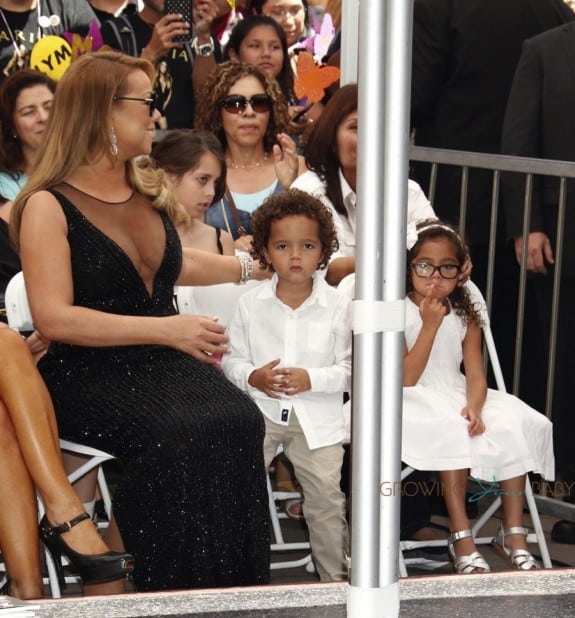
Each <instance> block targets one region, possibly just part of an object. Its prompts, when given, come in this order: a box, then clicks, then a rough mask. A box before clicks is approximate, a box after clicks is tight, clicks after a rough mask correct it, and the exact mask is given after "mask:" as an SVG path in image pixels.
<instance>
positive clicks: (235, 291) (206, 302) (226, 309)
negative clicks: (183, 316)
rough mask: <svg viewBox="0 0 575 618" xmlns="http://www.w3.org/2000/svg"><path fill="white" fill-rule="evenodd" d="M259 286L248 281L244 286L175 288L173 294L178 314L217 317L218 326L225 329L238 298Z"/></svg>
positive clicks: (230, 284) (227, 284) (217, 285)
mask: <svg viewBox="0 0 575 618" xmlns="http://www.w3.org/2000/svg"><path fill="white" fill-rule="evenodd" d="M259 284H260V282H259V281H248V282H247V283H246V284H245V285H236V284H235V283H219V284H216V285H202V286H187V285H186V286H176V287H175V288H174V294H175V296H176V301H177V306H178V310H179V312H180V313H195V314H197V315H205V316H208V317H218V318H219V322H220V324H222V325H223V326H225V327H227V326H228V324H229V323H230V320H231V319H232V316H233V314H234V311H235V309H236V305H237V303H238V300H239V299H240V296H242V295H243V294H245V293H246V292H247V291H248V290H251V289H252V288H253V287H254V286H256V285H259Z"/></svg>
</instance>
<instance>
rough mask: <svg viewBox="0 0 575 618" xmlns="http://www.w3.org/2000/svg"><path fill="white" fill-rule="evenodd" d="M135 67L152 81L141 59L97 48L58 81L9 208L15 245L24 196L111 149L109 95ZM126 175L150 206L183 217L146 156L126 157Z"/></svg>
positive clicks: (160, 173) (175, 217)
mask: <svg viewBox="0 0 575 618" xmlns="http://www.w3.org/2000/svg"><path fill="white" fill-rule="evenodd" d="M138 70H140V71H144V73H145V74H146V75H147V76H148V77H149V78H150V82H153V80H154V73H155V72H154V67H153V66H152V64H150V63H149V62H148V61H147V60H143V59H141V58H133V57H132V56H126V55H124V54H120V53H116V52H98V53H95V54H86V55H84V56H82V57H81V58H79V59H78V60H76V61H75V62H73V63H72V64H71V65H70V68H69V69H68V70H67V71H66V73H65V74H64V75H63V77H62V79H61V80H60V81H59V82H58V88H57V91H56V94H55V96H54V102H53V105H52V111H51V115H50V120H49V123H48V128H47V131H46V138H45V140H44V144H43V146H42V148H41V150H40V156H39V158H38V163H37V164H36V167H35V168H34V170H33V171H32V173H31V174H30V177H29V179H28V182H27V184H26V186H25V187H24V188H23V190H22V191H21V192H20V194H19V195H18V197H17V199H16V200H15V202H14V206H13V208H12V217H11V221H10V235H11V239H12V242H13V244H14V245H15V246H16V247H17V246H18V237H19V234H20V224H21V221H22V212H23V210H24V207H25V206H26V202H27V200H28V198H29V197H30V195H32V194H33V193H35V192H37V191H41V190H44V189H50V188H52V187H55V186H56V185H58V184H60V183H62V182H64V181H65V180H66V179H67V178H68V177H69V176H70V175H71V174H72V173H74V172H75V171H76V170H77V169H78V168H79V167H80V166H83V165H90V164H92V163H94V162H95V161H96V160H97V159H98V158H100V157H101V156H102V155H106V154H108V153H111V128H112V127H111V122H110V114H111V110H112V106H113V105H114V104H115V103H114V97H115V96H117V95H122V94H123V93H124V92H125V89H126V85H127V78H128V76H129V75H130V74H131V73H133V72H134V71H138ZM109 156H110V157H112V155H111V154H109ZM126 177H127V180H128V183H129V184H130V185H131V186H132V187H133V188H134V189H135V190H136V191H138V192H139V193H141V194H143V195H145V196H147V197H149V198H151V200H152V203H153V205H154V206H155V207H156V208H158V209H159V210H163V211H166V212H167V214H168V216H169V217H170V218H171V219H172V220H173V221H174V222H175V223H176V224H177V223H179V222H182V221H185V220H186V219H187V217H186V214H185V212H184V211H183V209H182V208H181V207H180V206H179V205H178V203H177V202H176V200H175V198H174V196H173V194H172V192H171V191H170V190H169V189H168V187H167V185H166V182H165V180H164V173H163V171H162V170H156V169H154V167H153V166H152V165H150V164H149V161H148V160H147V157H144V158H143V160H141V161H139V162H138V163H136V161H128V162H127V163H126Z"/></svg>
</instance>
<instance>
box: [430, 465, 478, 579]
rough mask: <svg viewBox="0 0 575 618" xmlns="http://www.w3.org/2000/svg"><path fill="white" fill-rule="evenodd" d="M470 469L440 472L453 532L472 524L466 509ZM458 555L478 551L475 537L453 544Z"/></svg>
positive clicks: (467, 554) (476, 570)
mask: <svg viewBox="0 0 575 618" xmlns="http://www.w3.org/2000/svg"><path fill="white" fill-rule="evenodd" d="M468 475H469V470H466V469H465V470H443V471H441V472H440V473H439V478H440V479H441V484H442V487H443V497H444V499H445V506H446V507H447V512H448V514H449V529H450V531H451V532H460V531H462V530H468V529H469V528H470V527H471V526H470V524H469V518H468V517H467V513H466V511H465V490H466V488H467V477H468ZM453 551H454V553H455V556H456V557H459V556H469V555H471V554H472V553H473V552H475V551H477V548H476V546H475V543H474V541H473V537H471V536H468V537H466V538H463V539H460V540H459V541H456V542H455V543H454V545H453ZM483 571H484V569H482V568H479V567H478V568H476V569H474V571H473V572H474V573H482V572H483Z"/></svg>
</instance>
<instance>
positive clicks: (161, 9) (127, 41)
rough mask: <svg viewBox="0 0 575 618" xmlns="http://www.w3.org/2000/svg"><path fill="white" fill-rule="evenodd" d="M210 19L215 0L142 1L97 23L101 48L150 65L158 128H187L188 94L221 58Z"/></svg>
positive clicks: (190, 97) (191, 107)
mask: <svg viewBox="0 0 575 618" xmlns="http://www.w3.org/2000/svg"><path fill="white" fill-rule="evenodd" d="M215 15H216V2H215V0H176V1H173V0H143V8H142V10H141V11H139V12H138V13H131V14H127V15H126V14H124V15H121V16H120V17H117V18H115V19H111V20H109V21H106V22H104V23H103V24H102V27H101V33H102V39H103V41H104V43H105V44H106V45H109V46H110V47H112V48H113V49H117V50H119V51H121V52H123V53H124V54H127V55H129V56H136V57H140V58H144V59H145V60H149V61H150V62H151V63H152V64H153V65H154V66H155V67H156V79H155V82H154V96H155V98H156V102H157V109H158V110H159V111H160V114H161V119H160V121H159V122H158V126H159V128H161V129H178V128H191V127H192V125H193V120H194V111H195V102H194V101H195V97H194V91H197V89H198V88H199V87H200V86H201V85H202V84H203V82H204V79H205V78H206V77H207V76H208V74H209V72H210V71H211V70H212V69H213V68H214V66H215V64H216V62H217V61H219V60H220V59H221V51H220V48H219V44H218V43H217V41H215V40H214V39H213V38H212V36H211V35H210V27H211V24H212V21H213V20H214V17H215ZM190 22H193V24H192V23H190Z"/></svg>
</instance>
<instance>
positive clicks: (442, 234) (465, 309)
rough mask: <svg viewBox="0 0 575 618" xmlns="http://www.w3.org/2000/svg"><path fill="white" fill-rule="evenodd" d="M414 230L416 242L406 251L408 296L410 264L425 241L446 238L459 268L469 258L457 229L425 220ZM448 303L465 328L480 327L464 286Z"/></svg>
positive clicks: (410, 288)
mask: <svg viewBox="0 0 575 618" xmlns="http://www.w3.org/2000/svg"><path fill="white" fill-rule="evenodd" d="M416 229H417V232H418V233H417V242H416V243H415V244H414V245H413V247H411V249H409V250H408V251H407V269H406V273H407V281H406V285H405V289H406V291H407V293H408V294H409V293H411V292H413V284H412V283H411V267H410V264H411V263H412V262H413V260H414V259H415V257H416V256H417V254H418V252H419V249H420V247H421V245H422V244H423V243H424V242H426V241H427V240H433V239H436V238H446V239H447V240H449V242H450V243H451V244H452V245H453V248H454V249H455V255H456V257H457V263H458V264H459V266H463V264H464V262H465V261H466V260H467V258H468V257H469V249H468V247H467V244H466V243H465V241H464V240H463V239H462V238H461V236H460V235H459V233H458V232H457V229H456V228H455V227H454V226H453V225H450V224H448V223H444V222H443V221H440V220H439V219H425V220H423V221H418V222H417V225H416ZM420 230H421V231H420ZM449 301H450V303H451V306H452V307H453V310H454V311H455V315H458V316H459V317H461V318H462V319H463V322H464V324H465V325H466V326H468V325H469V324H477V325H478V326H481V325H482V319H481V315H480V313H479V310H478V309H477V308H476V307H475V305H474V303H473V302H472V301H471V298H470V296H469V292H468V290H467V288H466V287H465V286H461V285H458V286H456V287H455V289H454V290H453V292H452V293H451V294H450V295H449Z"/></svg>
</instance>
